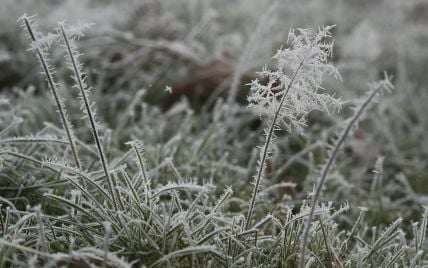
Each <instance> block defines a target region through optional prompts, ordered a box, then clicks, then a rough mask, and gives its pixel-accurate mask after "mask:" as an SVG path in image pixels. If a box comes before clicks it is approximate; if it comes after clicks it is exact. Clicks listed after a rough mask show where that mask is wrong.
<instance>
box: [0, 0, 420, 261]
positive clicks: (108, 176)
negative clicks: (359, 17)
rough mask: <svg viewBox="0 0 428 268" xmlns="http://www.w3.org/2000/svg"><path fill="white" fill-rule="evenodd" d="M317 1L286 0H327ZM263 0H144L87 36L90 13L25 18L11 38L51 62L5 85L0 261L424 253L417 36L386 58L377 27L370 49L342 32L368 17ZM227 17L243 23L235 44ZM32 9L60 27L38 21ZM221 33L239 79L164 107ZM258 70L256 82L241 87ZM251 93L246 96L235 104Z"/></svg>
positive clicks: (406, 256)
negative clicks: (314, 17) (251, 3)
mask: <svg viewBox="0 0 428 268" xmlns="http://www.w3.org/2000/svg"><path fill="white" fill-rule="evenodd" d="M309 2H311V3H312V5H308V7H306V9H303V7H302V6H300V4H298V3H295V4H293V8H294V9H295V10H296V11H298V12H300V13H301V14H307V13H310V12H311V10H312V9H313V10H314V11H319V10H323V8H325V6H328V5H329V3H330V2H335V1H309ZM321 3H323V4H321ZM133 4H135V5H136V6H138V3H133ZM223 4H224V3H223ZM270 4H272V6H270ZM270 4H269V5H266V6H263V8H264V9H265V12H266V13H265V14H261V15H259V14H258V12H255V11H254V10H253V9H255V8H261V7H260V6H257V5H256V4H255V7H252V8H250V7H248V10H247V9H243V10H242V11H241V12H242V14H243V15H242V17H234V16H236V14H230V13H229V12H230V11H228V10H227V8H226V9H222V7H219V6H215V4H213V6H210V4H208V3H207V2H205V1H201V2H200V3H193V2H192V1H189V2H188V3H187V4H186V6H185V8H183V7H181V8H180V7H178V6H176V5H177V4H176V3H175V1H165V2H162V4H157V3H155V2H150V1H148V2H147V3H145V4H141V10H139V9H133V10H132V12H131V13H132V14H133V12H135V17H132V18H131V19H129V20H127V19H125V18H120V20H118V21H114V22H112V21H109V22H108V23H107V22H106V24H102V25H99V24H97V25H95V26H92V27H91V28H90V29H89V31H91V30H92V31H95V32H96V29H97V28H98V27H99V28H98V29H100V31H104V34H103V35H104V36H102V37H100V36H98V37H93V36H92V37H91V36H90V37H89V38H86V37H85V36H84V33H85V32H87V31H88V30H87V29H86V28H87V27H86V26H88V25H86V24H80V25H78V26H77V27H75V26H71V25H68V24H65V23H58V24H57V26H55V24H49V23H55V21H54V22H52V21H50V22H46V20H44V19H43V18H41V17H40V16H39V17H28V16H26V15H24V16H23V17H21V18H20V20H19V23H21V24H22V26H23V27H22V29H21V31H20V32H19V33H20V34H21V35H22V36H25V34H27V41H26V42H27V43H28V42H29V43H30V49H29V50H28V51H25V48H24V47H23V46H24V45H23V43H20V46H21V48H22V51H16V52H13V50H10V51H11V52H10V53H12V54H13V53H16V54H14V55H16V58H17V59H20V58H22V55H26V56H25V61H24V63H23V70H26V69H27V68H30V69H31V68H36V63H37V61H38V62H39V63H40V65H41V66H37V71H38V72H40V71H41V72H42V73H43V74H42V75H40V80H34V81H36V82H34V84H35V86H28V87H27V85H26V84H25V80H26V79H28V77H27V78H26V79H24V78H23V81H24V82H22V81H19V84H18V85H17V86H16V87H15V88H5V91H4V92H2V93H1V95H0V161H1V167H0V168H1V169H0V170H1V172H0V267H40V266H42V267H57V266H69V267H92V266H94V267H299V266H300V267H426V266H428V258H427V256H428V255H427V250H428V248H427V245H428V244H427V243H426V242H425V238H426V228H427V222H428V208H427V207H426V206H427V201H428V199H427V192H428V190H427V189H426V185H425V183H424V179H425V174H426V172H427V171H428V166H427V165H426V163H425V159H426V156H427V154H428V151H427V148H428V147H426V146H425V145H424V143H426V139H424V136H425V133H426V131H428V121H427V119H426V117H425V116H424V114H425V111H424V109H425V107H426V105H425V103H426V100H427V97H428V96H426V94H425V93H424V92H423V81H424V80H423V79H424V78H420V79H419V80H417V77H418V76H417V71H414V72H412V70H413V69H411V68H415V69H417V66H419V65H418V64H422V63H420V62H416V63H414V62H413V61H414V60H415V58H414V57H412V55H410V54H408V52H407V50H406V49H405V47H406V46H405V45H406V44H407V42H408V40H399V43H397V44H399V45H397V46H400V47H402V50H399V52H400V53H401V54H399V55H398V56H397V62H394V64H390V62H389V61H390V58H388V59H386V60H383V59H382V55H381V54H379V53H390V51H389V52H388V51H386V52H385V51H384V52H378V50H379V49H381V48H384V46H381V45H380V44H381V43H382V42H384V41H385V40H383V39H382V36H380V35H377V33H376V32H375V30H374V29H371V28H370V27H367V25H366V24H364V25H362V26H361V28H362V29H363V30H364V29H365V31H371V32H370V36H369V37H370V38H367V40H364V41H365V42H369V45H370V46H371V49H372V50H369V49H368V48H367V51H366V52H367V53H366V55H365V56H364V55H363V56H362V57H361V55H360V54H358V53H359V52H358V49H357V48H355V51H354V50H352V46H351V45H350V44H351V43H352V42H350V41H349V40H354V42H355V38H357V40H359V39H358V31H359V28H358V27H356V28H357V29H356V30H354V31H355V34H351V37H350V38H349V40H341V39H343V38H344V37H343V36H344V34H343V33H344V32H345V30H344V29H346V28H347V27H350V26H349V25H350V24H352V23H353V21H352V20H351V19H350V20H351V21H350V22H345V21H343V20H341V17H335V16H333V15H330V14H329V13H326V14H327V15H326V16H327V17H328V18H329V19H332V20H333V21H335V22H336V23H337V26H335V27H331V26H326V27H320V28H319V29H318V30H317V29H314V30H311V29H308V30H306V29H296V30H291V31H290V32H289V33H288V31H287V32H284V29H283V28H282V32H280V33H279V34H278V33H276V32H275V31H276V30H278V29H279V28H281V27H279V26H280V25H282V23H281V22H283V18H282V16H281V12H282V11H283V10H284V9H286V7H284V6H283V4H281V1H273V2H272V3H270ZM330 4H331V3H330ZM64 5H65V8H67V7H68V8H69V6H68V5H67V4H64ZM111 5H113V4H111ZM230 5H232V4H230ZM346 5H347V4H340V5H339V4H338V6H336V9H337V10H340V8H344V7H346ZM245 6H247V5H245ZM409 6H410V4H408V5H407V6H406V5H403V6H401V5H399V4H398V3H395V4H391V9H393V10H395V11H397V10H401V9H402V10H404V11H405V12H407V9H409ZM84 7H85V5H82V8H81V9H80V11H81V12H88V14H92V13H91V12H90V10H86V11H85V8H84ZM108 7H109V6H108V5H107V8H106V9H105V10H103V12H104V13H105V14H110V15H111V13H109V10H108ZM380 7H381V8H385V7H384V6H383V5H380ZM86 8H88V9H89V7H87V6H86ZM211 8H212V9H211ZM354 8H355V7H354ZM394 8H396V9H397V10H396V9H394ZM146 9H147V10H149V11H150V12H152V13H153V14H154V15H153V14H151V13H149V14H146V13H145V12H146V11H145V10H146ZM355 9H356V8H355ZM216 10H218V11H219V14H216ZM281 10H282V11H281ZM344 10H347V9H345V8H344ZM175 11H176V12H175ZM200 11H203V13H200ZM404 11H403V12H404ZM117 12H118V14H121V13H120V12H123V11H121V10H117ZM253 12H255V13H253ZM397 12H398V11H397ZM58 13H59V14H61V9H59V10H57V11H56V12H54V15H55V14H56V16H57V17H58V16H59V17H61V16H60V15H58ZM199 13H200V14H201V15H200V17H198V15H196V14H199ZM315 13H316V14H318V13H319V12H315ZM156 14H157V15H156ZM254 14H257V15H254ZM54 15H52V17H53V18H56V17H55V16H54ZM98 15H99V18H98ZM98 15H96V14H94V17H93V19H94V20H95V21H96V22H97V23H99V21H98V20H100V21H101V22H102V16H101V14H98ZM244 15H245V16H247V17H245V16H244ZM138 16H141V17H142V18H145V19H146V21H143V20H142V21H140V20H139V17H138ZM218 16H223V17H222V18H223V23H226V24H227V23H230V24H229V25H235V26H236V27H240V29H241V30H242V31H243V32H245V31H247V32H248V35H247V36H246V37H247V38H246V40H249V42H250V43H247V44H246V45H245V46H244V48H243V50H242V51H240V50H239V48H240V47H241V46H240V45H239V44H240V43H239V42H240V41H239V40H237V39H236V36H232V35H227V34H226V33H225V32H222V31H224V29H222V28H220V27H219V26H221V21H222V20H221V19H220V20H217V17H218ZM252 16H255V17H252ZM248 18H257V19H254V20H255V21H258V22H256V24H255V25H256V26H257V27H255V29H256V30H255V31H251V28H248V26H246V23H247V22H248V21H246V19H248ZM350 18H353V17H350ZM35 20H41V21H43V22H44V23H47V24H49V27H53V28H55V27H56V28H55V29H54V30H53V31H51V33H50V34H42V33H39V32H38V28H39V27H37V25H36V23H35ZM133 20H135V21H133ZM300 20H301V19H300ZM300 20H299V19H298V18H296V21H295V23H296V24H297V23H302V24H303V25H304V26H306V25H305V22H304V21H300ZM373 21H374V20H373ZM320 22H323V21H320ZM341 22H343V26H341V25H340V23H341ZM114 23H116V24H117V25H118V26H117V25H116V27H118V28H119V29H117V28H114V27H115V26H114V25H113V24H114ZM140 23H142V24H144V25H140ZM320 24H321V23H320ZM124 25H126V29H132V30H130V31H129V32H126V30H123V31H122V32H121V31H120V27H125V26H124ZM159 25H162V27H160V28H159ZM185 25H192V27H191V28H190V29H191V30H190V32H189V31H186V30H185V29H187V28H186V27H185ZM403 25H405V24H404V22H403ZM278 27H279V28H278ZM40 28H44V27H43V26H41V27H40ZM113 29H115V30H113ZM2 30H3V29H2ZM83 30H85V31H83ZM274 30H275V31H274ZM412 30H413V33H416V32H417V31H421V30H420V29H419V28H417V27H416V26H415V27H414V28H412ZM354 31H352V32H354ZM183 32H184V33H185V34H184V35H182V33H183ZM287 33H288V38H287ZM421 33H423V31H421ZM15 34H16V33H15ZM406 34H407V35H408V36H407V37H408V38H410V39H411V38H413V37H412V36H411V33H406ZM6 36H9V35H6ZM243 36H244V37H245V35H243ZM420 36H421V37H423V36H424V35H423V34H421V35H420ZM214 37H218V39H215V40H214V39H213V38H214ZM219 39H222V41H219ZM264 39H266V40H268V41H266V42H260V40H264ZM334 39H337V40H338V42H339V44H338V45H336V44H334V42H333V41H334ZM107 40H108V41H107ZM112 40H113V41H112ZM213 40H214V41H213ZM413 40H415V41H414V44H413V45H414V47H415V49H419V48H420V47H419V45H420V43H418V42H421V41H420V40H419V41H416V39H413ZM396 41H397V40H394V39H393V38H389V39H388V42H390V43H392V42H396ZM222 42H225V44H228V45H225V44H222ZM235 42H236V43H235ZM397 42H398V41H397ZM101 43H102V44H104V45H105V46H101V45H100V44H101ZM281 44H282V45H283V46H282V47H281ZM352 44H353V45H355V46H356V47H357V46H358V45H357V44H354V43H352ZM388 44H389V43H388ZM234 45H236V47H237V48H238V49H236V50H234ZM20 46H17V47H20ZM27 46H28V45H27ZM222 46H224V47H222ZM337 46H338V47H339V52H341V54H339V56H336V58H335V57H334V55H335V53H334V52H335V50H336V49H337ZM125 47H127V48H128V49H129V51H131V52H126V50H125V49H124V48H125ZM225 47H228V48H229V49H230V50H229V51H227V52H228V53H231V54H232V56H231V57H234V59H235V60H236V68H235V69H231V70H230V74H229V76H230V79H229V80H225V81H224V83H226V84H227V85H229V86H230V87H231V88H232V94H230V95H229V96H228V97H227V98H225V99H222V98H217V99H216V98H214V99H211V101H212V103H213V105H210V106H204V104H203V103H201V104H200V105H199V106H198V107H197V108H195V107H194V106H192V105H190V103H189V102H188V101H187V100H186V99H181V100H179V99H177V100H175V103H174V104H173V105H172V107H170V108H168V109H164V108H160V106H162V105H158V104H157V103H156V101H159V100H161V99H162V97H163V96H162V94H163V95H168V94H173V93H174V81H177V80H179V79H178V78H179V77H183V76H185V75H186V73H190V76H191V73H192V72H191V71H189V68H188V66H186V64H187V65H192V64H193V65H195V66H202V67H200V68H203V66H204V63H203V62H204V61H205V62H206V61H209V58H207V55H209V54H210V52H211V53H213V54H215V53H216V52H218V49H220V50H221V48H225ZM386 47H388V46H386ZM270 48H274V50H277V52H276V54H275V53H272V51H270ZM386 50H387V49H386ZM80 53H85V54H86V55H81V54H80ZM234 53H235V54H234ZM236 53H238V54H236ZM269 53H270V54H274V55H275V56H274V57H273V60H272V61H271V60H270V59H269V56H270V54H269ZM352 53H354V54H358V55H354V54H352ZM351 54H352V55H351ZM112 56H115V57H112ZM116 58H118V59H116ZM421 58H423V54H421ZM183 62H185V63H186V64H182V63H183ZM84 63H85V64H84ZM263 64H266V66H265V67H263V66H262V65H263ZM84 65H85V66H87V67H86V68H85V67H84ZM384 65H386V67H385V66H384ZM412 65H415V66H416V67H412ZM31 66H34V67H31ZM359 66H363V67H366V68H365V69H364V68H363V70H361V69H360V67H359ZM391 66H393V67H391ZM254 67H256V68H254ZM383 69H388V70H387V71H389V72H392V73H393V74H394V77H393V78H391V76H390V75H388V74H387V75H386V76H384V75H383ZM8 70H9V69H8ZM260 70H261V71H260ZM341 70H343V71H341ZM248 72H251V73H254V80H253V81H252V82H251V83H250V84H249V85H244V86H242V88H240V86H239V84H240V82H239V80H240V79H239V77H240V76H242V75H244V74H247V73H248ZM32 73H35V72H34V71H32ZM380 73H382V76H381V75H380ZM364 75H366V76H364ZM341 77H342V78H341ZM42 78H44V79H46V82H44V81H42ZM256 78H257V79H256ZM332 78H336V79H332ZM379 79H381V80H379ZM411 79H414V80H411ZM340 80H342V81H340ZM361 80H363V81H361ZM371 80H375V82H372V83H369V84H368V86H366V85H365V84H367V82H369V81H371ZM37 81H40V82H37ZM17 83H18V82H17ZM20 84H21V85H22V84H23V85H25V86H26V87H25V88H24V89H22V88H19V85H20ZM227 85H226V86H227ZM223 86H224V85H223ZM219 87H221V86H220V85H219ZM165 88H168V90H167V91H164V89H165ZM362 88H364V91H365V92H366V93H364V92H363V91H362ZM392 88H395V89H394V90H392ZM360 89H361V90H360ZM169 91H172V93H171V92H169ZM242 91H244V92H245V93H246V95H247V96H248V103H247V104H242V103H238V102H237V101H236V99H237V96H238V95H239V94H240V92H242ZM414 96H418V97H417V98H416V97H414ZM94 101H95V102H94ZM55 110H57V112H55Z"/></svg>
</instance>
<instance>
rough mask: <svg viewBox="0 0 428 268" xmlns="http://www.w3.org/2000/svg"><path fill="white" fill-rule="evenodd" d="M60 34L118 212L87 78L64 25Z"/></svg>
mask: <svg viewBox="0 0 428 268" xmlns="http://www.w3.org/2000/svg"><path fill="white" fill-rule="evenodd" d="M60 33H61V36H62V40H63V45H64V48H65V49H66V50H67V53H68V61H69V62H68V63H69V64H68V67H69V68H70V69H71V70H72V71H73V73H74V75H73V79H74V80H75V82H76V87H77V88H78V89H79V90H80V97H81V100H82V102H83V107H85V113H86V115H87V117H88V120H89V124H90V127H91V130H92V134H93V137H94V140H95V143H96V146H97V149H98V154H99V158H100V160H101V165H102V168H103V171H104V173H105V176H106V178H107V184H108V188H109V191H110V194H111V197H112V199H113V206H114V208H115V209H116V210H117V209H118V205H117V202H116V191H115V190H114V183H113V180H112V177H111V176H110V172H109V169H108V163H107V158H106V156H105V153H104V149H103V146H102V144H101V139H100V136H99V133H98V128H97V122H96V120H95V113H94V112H93V111H92V105H91V103H90V101H89V98H88V93H89V91H90V88H88V86H87V84H86V81H85V78H83V73H82V66H81V64H80V63H79V62H78V52H77V49H76V48H75V47H74V45H73V44H72V43H71V42H72V40H71V39H70V37H69V36H68V35H67V32H66V30H65V28H64V24H60ZM72 38H73V37H72Z"/></svg>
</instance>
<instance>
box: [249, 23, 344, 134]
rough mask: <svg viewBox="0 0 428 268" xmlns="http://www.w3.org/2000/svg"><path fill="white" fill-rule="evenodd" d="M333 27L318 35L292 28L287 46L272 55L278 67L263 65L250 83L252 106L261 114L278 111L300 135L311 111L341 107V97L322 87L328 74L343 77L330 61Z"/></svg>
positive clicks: (272, 114) (271, 114) (284, 120)
mask: <svg viewBox="0 0 428 268" xmlns="http://www.w3.org/2000/svg"><path fill="white" fill-rule="evenodd" d="M332 28H333V26H327V27H322V28H320V29H319V31H318V33H315V34H313V33H311V32H310V31H309V30H306V29H298V30H297V31H295V30H291V31H290V33H289V35H288V41H287V47H286V48H281V49H279V50H278V52H277V53H276V54H275V56H273V59H274V60H275V61H276V68H275V69H274V70H269V69H267V67H264V68H263V70H262V71H261V72H259V75H260V77H261V80H258V79H256V80H253V81H252V82H251V84H250V85H251V94H250V96H249V97H248V101H249V107H251V108H253V109H254V110H255V111H256V112H257V113H258V114H260V115H267V116H269V117H273V116H274V115H275V114H277V116H278V119H279V120H278V121H282V122H283V123H284V125H285V126H286V128H287V130H294V131H296V132H298V133H300V134H303V130H304V127H305V126H306V117H307V115H308V113H309V112H311V111H313V110H319V111H327V112H328V111H330V110H332V109H333V110H334V109H337V108H340V106H341V104H342V102H341V100H340V99H338V98H335V97H334V95H332V94H328V93H326V92H325V90H324V88H323V87H322V86H321V83H322V81H323V78H324V76H325V75H327V76H333V77H335V78H336V79H340V75H339V72H338V70H337V68H336V67H335V66H333V65H332V64H331V63H330V62H329V61H328V60H329V58H330V57H331V56H332V53H333V40H332V36H331V33H330V30H331V29H332ZM261 81H263V82H261ZM283 98H284V99H283Z"/></svg>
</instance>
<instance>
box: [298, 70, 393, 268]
mask: <svg viewBox="0 0 428 268" xmlns="http://www.w3.org/2000/svg"><path fill="white" fill-rule="evenodd" d="M386 79H387V78H386ZM385 81H386V83H385V84H382V83H380V84H378V85H377V86H376V87H375V88H373V89H372V91H371V92H370V93H369V95H368V97H367V98H366V100H365V101H364V102H363V103H362V104H361V105H360V107H358V109H357V110H356V112H355V113H354V115H353V117H352V118H351V120H350V121H349V123H348V125H347V126H346V128H345V129H344V131H343V132H342V134H341V135H340V137H339V138H338V139H337V141H336V142H335V144H334V147H333V151H332V152H331V154H330V157H329V159H328V161H327V163H326V164H325V165H324V167H323V169H322V172H321V177H320V179H319V181H318V185H317V187H316V189H315V193H314V196H313V199H312V205H311V210H310V212H309V215H308V217H307V219H306V221H305V225H304V229H303V239H302V244H301V249H302V251H301V254H300V268H304V267H305V254H306V246H307V242H308V238H309V230H310V228H311V223H312V220H313V216H314V212H315V207H316V205H317V202H318V199H319V197H320V194H321V189H322V187H323V185H324V182H325V180H326V178H327V174H328V173H329V171H330V168H331V166H332V165H333V163H334V161H335V159H336V157H337V153H338V152H339V149H340V147H341V146H342V144H343V142H344V141H345V140H346V137H347V136H348V134H349V132H350V131H351V130H352V128H353V126H354V125H355V124H356V123H357V122H358V119H359V118H360V116H361V115H362V114H363V112H364V110H365V109H366V108H367V106H368V105H369V104H370V102H371V101H372V100H373V98H374V97H375V96H376V95H377V94H378V93H379V91H381V90H382V89H388V88H392V85H391V84H390V83H389V81H388V80H385Z"/></svg>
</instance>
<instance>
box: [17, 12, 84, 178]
mask: <svg viewBox="0 0 428 268" xmlns="http://www.w3.org/2000/svg"><path fill="white" fill-rule="evenodd" d="M34 17H35V16H27V15H26V14H24V15H23V16H22V17H20V18H19V19H18V21H22V27H23V28H25V29H27V31H28V35H29V37H30V39H31V43H32V47H31V49H30V50H33V51H35V53H36V55H37V58H38V59H39V61H40V65H41V66H42V68H43V73H44V75H45V76H46V81H47V82H48V85H49V88H50V89H51V92H52V95H53V97H54V99H55V103H56V105H57V112H58V114H59V116H60V120H61V123H62V126H63V128H64V130H65V133H66V135H67V139H68V141H69V144H70V148H71V152H72V154H73V158H74V162H75V164H76V167H77V168H79V169H81V163H80V159H79V155H78V151H77V148H76V143H75V141H74V135H73V126H72V124H71V122H70V121H69V120H68V114H67V110H66V109H65V105H64V99H63V98H62V97H61V96H60V94H59V93H58V88H57V86H58V84H57V83H56V82H55V81H54V78H53V73H54V72H53V70H52V69H51V67H50V65H49V58H48V52H47V49H48V46H47V45H46V44H43V42H42V43H40V40H38V37H37V32H36V31H35V29H34V28H35V27H36V24H35V22H34V21H33V19H34ZM81 182H82V183H83V185H85V182H84V181H83V180H81Z"/></svg>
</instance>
